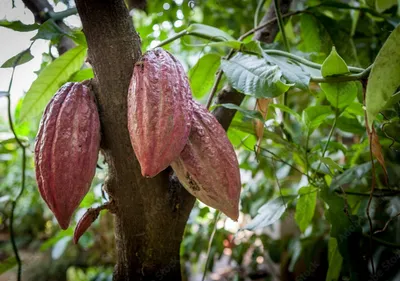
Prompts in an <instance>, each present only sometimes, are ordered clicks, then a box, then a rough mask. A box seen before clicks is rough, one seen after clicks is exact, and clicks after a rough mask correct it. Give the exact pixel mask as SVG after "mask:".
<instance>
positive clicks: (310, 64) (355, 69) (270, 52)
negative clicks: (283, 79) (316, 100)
mask: <svg viewBox="0 0 400 281" xmlns="http://www.w3.org/2000/svg"><path fill="white" fill-rule="evenodd" d="M264 52H265V53H266V54H268V55H276V56H283V57H287V58H290V59H292V60H294V61H296V62H299V63H301V64H304V65H306V66H308V67H311V68H314V69H321V68H322V65H321V64H318V63H315V62H312V61H309V60H307V59H305V58H302V57H299V56H296V55H294V54H291V53H288V52H284V51H280V50H264ZM371 67H372V66H369V67H368V68H367V69H369V70H368V73H369V71H370V70H371ZM348 68H349V71H350V72H352V73H361V72H364V71H366V70H367V69H363V68H359V67H354V66H349V67H348ZM316 82H318V81H316Z"/></svg>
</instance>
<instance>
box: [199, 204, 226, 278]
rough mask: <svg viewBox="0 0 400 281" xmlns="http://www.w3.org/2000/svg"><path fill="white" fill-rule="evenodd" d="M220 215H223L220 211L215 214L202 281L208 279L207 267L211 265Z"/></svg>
mask: <svg viewBox="0 0 400 281" xmlns="http://www.w3.org/2000/svg"><path fill="white" fill-rule="evenodd" d="M220 214H221V213H220V211H218V210H216V211H215V214H214V228H213V231H212V233H211V236H210V240H209V241H208V248H207V260H206V264H205V265H204V272H203V278H201V281H204V280H205V279H206V275H207V267H208V264H209V263H210V259H211V256H210V253H211V246H212V242H213V240H214V236H215V233H216V232H217V222H218V219H219V216H220Z"/></svg>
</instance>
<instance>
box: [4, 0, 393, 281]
mask: <svg viewBox="0 0 400 281" xmlns="http://www.w3.org/2000/svg"><path fill="white" fill-rule="evenodd" d="M148 2H149V3H148V5H147V12H144V11H139V10H134V11H133V13H132V14H133V17H132V20H133V22H134V25H135V28H136V30H137V31H138V32H139V35H140V37H141V39H142V50H143V52H144V51H146V50H148V49H149V48H153V47H156V46H160V45H162V46H163V48H165V49H167V50H169V51H170V52H171V53H173V54H174V55H175V56H177V57H178V58H179V59H180V61H181V62H183V63H184V64H185V66H186V67H187V70H188V75H189V77H190V82H191V85H192V90H193V94H194V97H195V98H196V99H197V100H198V101H200V102H202V103H204V104H206V103H207V100H208V99H209V97H210V92H211V93H215V92H217V91H219V90H221V89H222V88H223V86H224V85H225V84H226V83H228V82H229V83H230V84H231V85H232V86H233V87H234V88H236V89H237V90H238V91H240V92H244V93H245V94H246V96H245V99H244V102H243V103H242V104H241V105H240V107H238V106H237V105H234V104H225V105H223V106H224V107H228V108H232V109H236V110H237V113H236V115H235V117H234V119H233V122H232V124H231V126H230V129H229V131H228V136H229V138H230V140H231V142H232V143H233V144H234V146H235V148H236V150H237V153H238V157H239V162H240V167H241V175H242V182H243V190H242V195H241V209H240V211H241V215H240V218H239V221H238V222H233V221H231V220H229V219H227V218H226V217H224V216H218V215H217V214H216V212H215V210H213V209H210V208H209V207H207V206H205V205H203V204H201V203H200V202H197V203H196V205H195V207H194V209H193V210H192V213H191V215H190V218H189V221H188V224H187V227H186V232H185V236H184V240H183V243H182V246H181V259H182V262H183V264H184V267H183V268H184V275H185V277H186V278H187V279H188V280H201V277H202V276H203V274H204V275H206V276H207V278H208V279H209V280H393V281H394V280H399V279H400V271H399V268H400V267H399V265H400V229H399V227H400V224H399V219H398V217H399V216H400V204H399V203H400V202H399V196H398V195H399V193H400V186H399V183H400V153H399V147H400V135H399V134H398V131H399V129H400V122H399V118H400V104H399V99H398V97H399V95H398V94H397V95H394V96H393V97H392V94H394V93H395V92H396V91H395V90H396V89H397V87H398V86H400V80H399V76H398V73H399V71H400V70H399V68H400V64H398V62H399V61H400V54H399V51H396V47H397V48H398V46H399V44H400V42H399V41H400V40H399V38H400V37H397V38H395V39H392V41H390V40H388V41H387V39H388V37H389V35H390V34H391V33H392V31H393V30H395V28H396V26H398V24H399V23H400V17H399V15H400V7H399V6H398V2H397V1H390V0H375V1H373V0H367V1H355V0H352V1H317V0H310V1H293V3H292V4H291V6H290V11H291V12H293V13H291V14H290V15H286V14H284V15H283V21H282V23H283V26H284V32H283V33H282V32H280V33H279V34H278V36H277V38H276V40H275V41H274V42H273V43H272V44H263V43H262V44H258V43H255V41H253V40H252V36H253V33H251V34H249V36H247V37H246V38H243V34H246V32H247V31H249V30H252V29H253V28H254V27H257V26H258V25H259V23H260V20H261V18H262V17H263V15H264V13H265V11H266V10H267V9H268V7H269V6H270V3H269V1H255V0H246V1H228V0H211V1H183V0H175V1H148ZM53 4H54V5H56V6H57V7H64V8H65V11H67V12H71V14H75V13H76V11H75V12H74V4H73V3H72V1H71V2H70V1H54V3H53ZM22 7H23V4H22V3H19V2H17V1H16V7H15V9H21V8H22ZM57 16H60V15H59V14H58V15H55V14H53V18H52V17H51V15H50V18H49V19H48V20H47V21H45V22H44V23H42V24H40V25H39V24H33V23H25V22H24V23H21V22H17V21H8V20H7V19H4V20H1V21H0V26H2V27H1V28H9V29H12V30H14V31H15V32H25V31H32V30H38V32H37V34H36V35H35V36H34V37H33V38H32V42H35V40H47V42H48V45H49V51H48V52H47V53H44V54H43V55H42V61H43V62H42V65H41V68H40V69H32V72H33V71H34V72H35V73H37V74H38V79H37V80H35V81H34V82H33V84H32V87H31V88H30V89H29V91H28V92H27V93H26V94H25V95H24V96H23V97H22V98H21V101H20V102H19V103H18V105H17V106H16V107H15V108H11V109H10V111H9V112H10V114H11V116H10V117H12V120H13V122H14V123H13V128H14V131H15V133H16V134H17V136H18V139H16V138H15V136H14V134H13V133H12V131H11V130H10V124H9V119H8V118H6V117H5V116H3V117H2V118H1V119H0V180H1V181H0V202H1V205H0V245H1V250H0V261H1V262H0V273H3V274H4V275H3V276H5V277H4V279H2V278H3V276H0V280H14V279H13V278H14V276H15V272H16V271H17V269H16V268H17V263H18V260H17V259H16V257H15V254H14V250H13V244H12V243H11V242H12V241H11V240H10V239H11V238H12V239H14V240H15V245H16V246H17V247H18V249H19V253H20V256H21V259H22V265H23V271H22V272H23V280H71V281H72V280H74V281H75V280H78V281H79V280H82V281H83V280H96V281H100V280H112V271H113V266H114V262H115V253H114V252H113V251H114V236H113V219H112V215H111V214H109V213H107V212H103V213H102V214H101V216H100V218H99V219H98V220H97V221H96V222H95V223H94V224H93V225H92V227H91V228H90V229H89V231H88V232H87V233H85V234H84V235H83V237H82V238H81V240H80V243H79V245H73V243H72V234H73V229H74V224H76V222H77V220H78V219H79V217H80V216H82V214H83V213H84V211H85V210H86V209H87V208H89V207H93V206H98V205H100V204H102V203H104V202H106V200H107V195H106V194H105V193H104V192H103V191H102V183H103V182H104V179H105V176H106V174H107V166H106V165H105V164H104V163H103V159H99V162H98V163H99V165H98V169H97V172H96V178H95V180H94V182H93V186H92V188H91V191H90V192H89V193H88V195H87V196H86V197H85V199H84V200H83V202H82V203H81V205H80V209H79V210H78V211H77V212H76V215H75V218H74V223H73V224H72V226H71V227H70V228H69V229H68V230H66V231H62V230H60V228H59V226H58V225H57V223H56V222H55V219H54V217H53V215H52V214H51V212H50V211H49V210H48V208H47V207H46V206H45V204H44V201H43V200H42V199H41V198H40V196H39V193H38V191H37V185H36V182H35V176H34V168H33V159H32V156H33V150H32V147H33V144H34V140H35V135H36V132H37V128H38V122H39V120H40V116H41V113H42V111H43V109H44V106H45V105H46V103H47V102H48V101H49V99H50V98H51V96H52V95H53V94H54V93H55V91H56V90H57V89H58V88H59V86H60V85H62V84H63V83H65V82H66V81H82V80H85V79H90V78H92V77H93V71H92V70H91V68H90V65H89V64H87V63H86V64H85V65H84V68H81V66H82V64H83V63H84V59H85V55H86V49H87V46H86V41H85V37H84V35H83V33H82V31H81V30H80V29H79V28H72V27H68V28H67V29H60V28H59V26H58V25H56V23H55V20H56V19H57V18H54V17H57ZM57 20H60V19H57ZM197 24H204V25H208V26H204V25H197ZM212 27H215V28H218V29H217V30H214V29H212ZM393 34H395V32H394V31H393ZM65 37H67V38H70V39H72V40H73V41H74V42H75V44H76V45H77V47H75V48H74V49H71V50H69V51H67V52H65V53H63V54H62V55H61V51H60V49H57V46H59V44H60V40H63V38H65ZM234 38H240V39H243V40H241V41H242V42H239V41H238V40H236V39H234ZM173 39H176V40H173ZM3 40H5V41H7V40H12V38H2V41H3ZM385 42H387V43H386V44H388V45H385V46H389V45H391V46H392V47H390V46H389V47H387V48H389V49H388V50H387V51H386V53H385V54H384V56H385V57H386V58H389V61H390V58H391V59H392V61H393V63H392V64H391V63H386V64H385V65H387V67H386V68H385V67H384V66H381V68H377V70H375V73H378V72H380V73H383V74H385V75H383V76H384V77H383V78H382V77H381V78H380V79H383V80H382V81H383V82H382V83H381V84H379V83H377V82H374V84H371V85H372V86H370V85H368V83H372V82H371V81H373V80H374V79H375V80H376V78H373V77H372V74H373V73H374V70H372V74H371V76H370V77H369V80H368V79H367V78H368V75H369V73H370V70H371V69H370V68H368V67H369V66H370V65H372V63H373V62H374V61H375V59H376V57H377V54H378V52H379V51H380V50H381V48H382V46H383V44H384V43H385ZM333 47H335V48H333ZM2 48H6V46H2ZM26 48H27V49H26V51H24V52H23V53H21V54H16V56H15V57H13V58H10V60H8V61H6V62H0V63H1V64H2V66H1V67H2V68H10V67H11V68H15V67H18V65H20V64H23V63H25V62H27V61H29V60H31V59H32V55H31V52H30V48H31V47H30V46H26ZM231 49H233V50H236V51H238V52H236V54H235V55H234V56H232V53H233V52H232V51H231ZM393 50H394V51H393ZM277 51H278V52H277ZM279 51H281V52H284V53H280V52H279ZM288 53H290V54H291V55H292V56H291V57H290V54H288ZM282 54H283V55H282ZM293 55H294V57H293ZM328 56H329V59H327V57H328ZM341 58H342V59H341ZM304 60H306V61H304ZM396 61H397V66H396V65H395V62H396ZM346 64H347V65H349V66H352V68H348V67H347V65H346ZM321 68H322V72H321ZM218 69H222V70H223V71H224V75H221V76H220V79H221V81H219V83H215V81H216V78H218V77H219V75H218V74H217V75H216V73H218V72H217V71H218ZM348 72H352V74H349V73H348ZM220 73H221V74H222V72H220ZM54 76H56V78H54ZM329 76H332V77H330V78H329ZM343 77H347V78H343ZM348 77H350V78H348ZM250 80H251V82H249V81H250ZM343 81H346V82H343ZM321 82H322V83H321ZM14 83H17V81H14ZM367 85H368V86H367ZM393 85H394V86H395V87H394V86H393ZM368 87H374V88H372V89H371V88H368ZM393 87H394V89H393V91H392V92H391V93H390V96H389V97H387V98H386V99H381V100H380V99H379V96H380V94H379V93H380V92H381V91H383V90H382V89H391V88H393ZM1 90H2V91H1V92H0V98H1V102H2V103H5V102H7V99H10V97H9V92H10V89H8V90H7V89H1ZM368 91H370V92H371V91H372V94H370V99H371V104H376V105H377V106H376V107H375V108H369V112H368V114H370V115H369V117H371V118H369V120H370V121H371V122H370V124H372V120H373V118H376V120H375V123H374V125H373V126H372V128H373V129H371V130H367V129H366V118H365V110H364V109H365V107H364V104H365V96H366V95H368ZM284 92H286V94H284ZM377 96H378V98H376V97H377ZM367 100H368V97H367ZM216 106H219V105H215V104H214V105H212V108H215V107H216ZM376 108H378V110H376ZM374 110H375V111H374ZM379 111H380V112H381V113H380V114H378V112H379ZM373 113H375V115H374V114H373ZM21 145H22V146H23V147H24V148H23V149H21ZM23 156H25V158H24V157H23ZM374 159H376V160H374ZM21 167H22V168H21ZM23 175H24V176H23ZM21 186H24V189H23V190H22V189H21ZM17 200H18V201H17ZM16 203H17V205H16ZM155 207H156V206H155ZM11 223H12V225H11ZM11 231H13V233H14V234H13V235H10V232H11ZM163 270H168V268H166V269H163ZM162 275H163V272H160V276H161V277H160V280H161V279H162ZM8 278H9V279H8Z"/></svg>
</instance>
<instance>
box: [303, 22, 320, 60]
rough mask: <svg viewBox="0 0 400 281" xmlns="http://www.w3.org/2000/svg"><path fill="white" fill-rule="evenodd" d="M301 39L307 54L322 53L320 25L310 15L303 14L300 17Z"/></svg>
mask: <svg viewBox="0 0 400 281" xmlns="http://www.w3.org/2000/svg"><path fill="white" fill-rule="evenodd" d="M300 26H301V37H302V39H303V44H302V46H303V49H304V51H306V52H316V53H318V52H320V51H321V45H322V44H321V36H320V32H319V27H318V23H317V22H316V20H315V19H314V16H312V15H309V14H302V15H301V17H300Z"/></svg>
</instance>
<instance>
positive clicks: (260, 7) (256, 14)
mask: <svg viewBox="0 0 400 281" xmlns="http://www.w3.org/2000/svg"><path fill="white" fill-rule="evenodd" d="M265 2H266V0H259V1H258V4H257V9H256V13H255V15H254V28H256V27H257V25H258V22H259V18H258V15H259V14H260V12H261V9H262V8H263V6H264V4H265Z"/></svg>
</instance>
